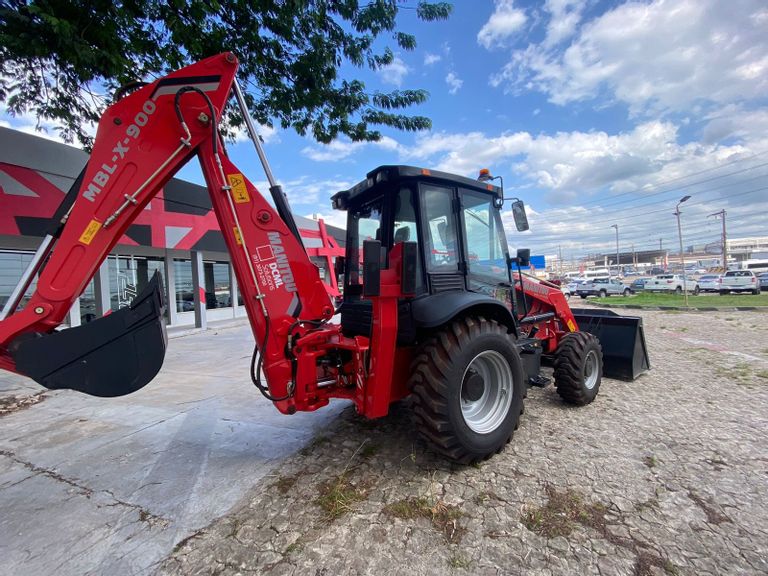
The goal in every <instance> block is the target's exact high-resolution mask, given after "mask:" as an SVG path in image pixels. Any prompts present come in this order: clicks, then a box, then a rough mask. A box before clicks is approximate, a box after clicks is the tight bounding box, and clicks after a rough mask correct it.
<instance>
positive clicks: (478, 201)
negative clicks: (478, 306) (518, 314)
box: [459, 190, 511, 299]
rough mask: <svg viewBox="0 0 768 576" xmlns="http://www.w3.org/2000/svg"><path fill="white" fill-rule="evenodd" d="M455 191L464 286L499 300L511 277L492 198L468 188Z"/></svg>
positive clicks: (500, 227) (507, 287) (502, 236)
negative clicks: (463, 254)
mask: <svg viewBox="0 0 768 576" xmlns="http://www.w3.org/2000/svg"><path fill="white" fill-rule="evenodd" d="M459 194H460V197H461V202H460V211H459V217H460V220H461V229H462V236H463V237H464V253H465V255H466V256H465V262H466V269H467V282H468V288H469V289H470V290H473V291H478V292H485V293H487V294H489V295H491V296H493V297H495V298H498V299H501V298H499V297H500V296H502V294H500V293H499V292H500V291H502V292H505V293H506V292H509V290H510V289H509V284H510V283H511V277H510V270H509V255H508V250H507V239H506V235H505V233H504V229H503V227H502V224H501V216H500V214H499V211H498V209H497V208H496V207H495V206H494V202H493V200H494V197H493V196H491V195H490V194H483V193H480V192H474V191H470V190H459ZM505 299H506V298H505Z"/></svg>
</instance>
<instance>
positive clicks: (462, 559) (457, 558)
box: [448, 552, 469, 569]
mask: <svg viewBox="0 0 768 576" xmlns="http://www.w3.org/2000/svg"><path fill="white" fill-rule="evenodd" d="M448 566H450V567H451V568H454V569H463V568H469V558H467V557H466V556H464V555H462V554H459V553H458V552H457V553H456V554H454V555H453V556H451V557H450V559H449V560H448Z"/></svg>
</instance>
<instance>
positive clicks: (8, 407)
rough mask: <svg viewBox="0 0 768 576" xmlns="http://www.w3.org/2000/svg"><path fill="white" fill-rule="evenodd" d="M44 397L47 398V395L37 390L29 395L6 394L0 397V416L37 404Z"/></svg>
mask: <svg viewBox="0 0 768 576" xmlns="http://www.w3.org/2000/svg"><path fill="white" fill-rule="evenodd" d="M46 398H48V396H46V395H45V392H38V393H37V394H32V395H31V396H7V397H5V398H0V416H5V415H6V414H13V413H14V412H19V411H20V410H24V409H26V408H29V407H30V406H34V405H35V404H39V403H40V402H42V401H43V400H45V399H46Z"/></svg>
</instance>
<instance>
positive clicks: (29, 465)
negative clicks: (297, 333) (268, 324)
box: [0, 324, 345, 576]
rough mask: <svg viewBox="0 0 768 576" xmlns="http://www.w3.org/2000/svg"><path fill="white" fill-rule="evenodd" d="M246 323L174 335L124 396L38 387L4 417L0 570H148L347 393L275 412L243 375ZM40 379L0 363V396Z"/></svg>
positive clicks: (0, 432) (303, 439) (259, 477)
mask: <svg viewBox="0 0 768 576" xmlns="http://www.w3.org/2000/svg"><path fill="white" fill-rule="evenodd" d="M252 349H253V338H252V336H251V333H250V330H249V328H248V326H247V325H245V324H240V325H238V326H235V327H232V326H231V325H230V326H228V327H220V328H215V329H213V330H209V331H207V332H201V333H196V334H189V335H185V336H183V337H178V338H172V339H171V340H170V341H169V348H168V353H167V356H166V360H165V364H164V367H163V369H162V370H161V372H160V374H159V375H158V376H157V377H156V378H155V380H154V381H153V382H151V383H150V384H149V385H147V386H146V387H145V388H144V389H142V390H140V391H138V392H136V393H135V394H132V395H130V396H127V397H123V398H113V399H100V398H92V397H89V396H85V395H83V394H80V393H77V392H72V391H45V393H44V397H45V398H44V399H43V401H41V402H39V403H37V404H34V405H32V406H30V407H27V408H24V409H20V410H17V411H15V412H12V413H9V414H6V415H5V416H2V418H0V507H1V508H2V516H0V536H1V537H0V557H1V558H3V562H2V563H0V573H2V574H14V575H17V574H56V575H57V576H66V575H69V574H72V575H74V574H77V575H81V574H114V575H122V574H145V573H149V572H151V571H152V569H153V566H155V565H156V564H157V563H158V562H160V561H162V560H163V559H164V558H165V557H166V556H167V555H168V554H170V553H171V552H172V551H173V550H174V547H176V546H177V545H178V544H179V543H180V542H182V541H184V539H185V538H188V537H189V536H190V535H192V534H194V533H196V532H197V531H198V530H200V529H201V528H203V527H204V526H206V525H208V524H209V523H211V522H212V521H214V520H215V519H217V518H219V517H220V516H222V515H223V514H225V513H226V512H227V511H228V510H229V509H230V508H232V507H233V506H234V505H235V504H237V503H238V502H239V501H240V500H241V499H243V497H244V496H246V495H247V494H248V492H249V491H250V490H251V489H252V488H254V487H255V486H257V485H258V484H259V483H260V482H262V481H268V479H266V478H265V476H268V474H269V473H270V471H271V470H273V469H274V467H275V466H276V465H278V464H279V463H281V462H282V461H283V460H284V459H285V458H286V457H287V456H288V455H290V454H293V453H294V452H296V451H297V450H298V449H299V448H301V447H302V446H304V445H305V444H306V443H307V442H308V441H309V440H310V439H311V438H312V436H313V435H314V434H315V433H316V431H317V430H318V429H321V428H323V427H324V426H326V425H328V424H329V423H330V421H332V420H333V419H335V418H336V416H337V414H338V412H339V411H340V409H341V408H342V407H343V406H344V405H345V403H336V404H333V405H331V406H330V407H328V408H326V409H324V410H321V411H319V412H317V413H313V414H301V413H300V414H296V415H294V416H284V415H282V414H280V413H278V412H277V410H276V409H275V408H274V407H273V406H272V404H271V403H270V402H268V401H267V400H265V399H264V398H263V397H262V396H261V395H260V394H259V392H258V391H257V390H256V389H255V388H254V387H253V385H252V384H251V383H250V379H249V376H248V368H249V362H250V355H251V351H252ZM41 390H43V389H42V388H41V387H40V386H38V385H37V384H35V383H34V382H32V381H30V380H28V379H25V378H21V377H18V376H15V375H12V374H8V373H0V398H3V397H8V396H12V395H13V396H29V395H33V394H36V393H38V392H40V391H41Z"/></svg>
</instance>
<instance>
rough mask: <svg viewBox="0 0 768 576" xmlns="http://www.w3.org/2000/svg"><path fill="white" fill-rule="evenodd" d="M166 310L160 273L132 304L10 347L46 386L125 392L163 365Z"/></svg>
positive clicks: (17, 359) (103, 393)
mask: <svg viewBox="0 0 768 576" xmlns="http://www.w3.org/2000/svg"><path fill="white" fill-rule="evenodd" d="M164 312H165V302H164V298H163V293H162V290H161V288H160V278H159V275H158V274H157V273H156V274H155V275H154V276H153V278H152V280H151V281H150V282H149V284H147V286H146V287H145V288H144V290H143V291H142V292H141V294H139V295H138V296H137V297H136V299H135V300H134V301H133V302H132V303H131V304H130V306H127V307H126V308H121V309H120V310H118V311H117V312H113V313H111V314H109V315H107V316H104V317H103V318H99V319H98V320H95V321H93V322H90V323H88V324H84V325H82V326H77V327H74V328H69V329H68V330H62V331H60V332H54V333H52V334H45V335H39V336H37V337H34V338H25V339H23V340H19V341H17V342H16V343H14V345H13V346H12V347H11V350H10V352H11V355H12V357H13V359H14V360H15V362H16V369H17V370H18V372H19V373H21V374H24V375H26V376H29V377H30V378H32V379H33V380H35V381H36V382H38V383H40V384H42V385H43V386H45V387H46V388H50V389H53V390H56V389H61V388H69V389H71V390H77V391H79V392H84V393H85V394H90V395H92V396H101V397H105V398H108V397H114V396H124V395H126V394H130V393H131V392H135V391H136V390H139V389H140V388H142V387H144V386H145V385H146V384H148V383H149V382H150V381H151V380H152V379H153V378H154V377H155V375H156V374H157V373H158V371H159V370H160V367H161V366H162V365H163V360H164V358H165V350H166V347H167V344H168V335H167V334H166V330H165V321H164V319H163V313H164Z"/></svg>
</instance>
